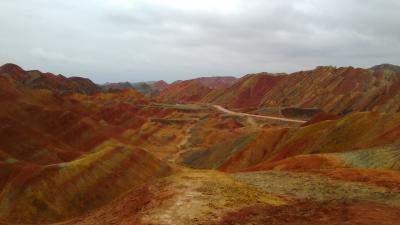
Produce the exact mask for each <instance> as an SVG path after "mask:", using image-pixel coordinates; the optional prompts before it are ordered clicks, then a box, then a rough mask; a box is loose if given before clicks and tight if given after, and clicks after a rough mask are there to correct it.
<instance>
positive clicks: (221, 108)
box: [213, 105, 307, 123]
mask: <svg viewBox="0 0 400 225" xmlns="http://www.w3.org/2000/svg"><path fill="white" fill-rule="evenodd" d="M213 107H214V108H216V109H217V110H219V111H221V112H224V113H228V114H232V115H236V116H249V117H254V118H261V119H270V120H278V121H285V122H293V123H306V122H307V121H305V120H296V119H288V118H283V117H275V116H262V115H255V114H249V113H240V112H234V111H231V110H229V109H225V108H224V107H222V106H220V105H213Z"/></svg>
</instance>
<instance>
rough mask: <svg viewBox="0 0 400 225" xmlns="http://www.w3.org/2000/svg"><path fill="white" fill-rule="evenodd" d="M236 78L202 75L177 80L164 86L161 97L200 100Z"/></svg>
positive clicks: (163, 98)
mask: <svg viewBox="0 0 400 225" xmlns="http://www.w3.org/2000/svg"><path fill="white" fill-rule="evenodd" d="M236 80H237V79H236V78H234V77H200V78H196V79H191V80H184V81H175V82H173V83H172V84H170V85H168V86H167V87H165V88H164V90H163V91H162V92H161V93H160V96H159V98H160V99H161V100H165V101H169V102H198V101H201V100H202V99H204V98H205V97H206V96H208V95H210V94H211V93H213V92H215V91H217V90H222V89H225V88H228V87H230V86H231V85H232V84H234V83H235V82H236Z"/></svg>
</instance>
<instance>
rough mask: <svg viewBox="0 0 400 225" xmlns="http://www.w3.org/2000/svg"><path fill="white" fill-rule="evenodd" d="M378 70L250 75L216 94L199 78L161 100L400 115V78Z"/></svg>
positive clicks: (175, 87) (168, 91) (328, 69)
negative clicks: (373, 111)
mask: <svg viewBox="0 0 400 225" xmlns="http://www.w3.org/2000/svg"><path fill="white" fill-rule="evenodd" d="M375 68H376V69H361V68H353V67H343V68H335V67H318V68H316V69H314V70H310V71H300V72H296V73H292V74H289V75H276V74H268V73H258V74H249V75H246V76H244V77H242V78H241V79H239V80H238V81H236V82H234V83H233V84H232V85H223V86H219V88H216V89H215V88H214V89H213V88H210V87H211V86H210V85H208V86H207V85H202V84H204V83H202V82H200V81H201V80H199V79H195V80H188V81H181V82H177V83H174V84H172V85H170V87H168V88H167V89H166V90H165V91H164V93H162V96H163V97H164V99H166V100H172V101H178V100H180V101H183V102H185V101H189V102H196V101H199V102H203V103H213V104H220V105H224V106H226V107H229V108H252V107H253V108H254V107H278V106H279V107H294V108H296V107H297V108H314V109H320V110H323V111H324V112H327V113H333V114H346V113H348V112H352V111H370V110H377V111H381V112H398V111H400V101H399V100H400V75H399V73H398V72H396V70H393V69H385V68H386V67H375ZM391 68H392V67H391ZM196 81H197V83H196ZM207 93H208V94H207Z"/></svg>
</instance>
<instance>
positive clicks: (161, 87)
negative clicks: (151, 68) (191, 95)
mask: <svg viewBox="0 0 400 225" xmlns="http://www.w3.org/2000/svg"><path fill="white" fill-rule="evenodd" d="M147 84H149V85H150V86H151V87H152V88H153V89H155V90H159V91H162V90H164V88H166V87H167V86H168V83H167V82H165V81H163V80H159V81H150V82H147Z"/></svg>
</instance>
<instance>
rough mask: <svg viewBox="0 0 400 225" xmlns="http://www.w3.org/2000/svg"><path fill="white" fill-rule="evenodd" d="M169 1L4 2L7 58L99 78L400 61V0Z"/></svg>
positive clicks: (1, 57) (0, 34) (1, 42)
mask: <svg viewBox="0 0 400 225" xmlns="http://www.w3.org/2000/svg"><path fill="white" fill-rule="evenodd" d="M191 1H192V2H194V1H193V0H191ZM160 2H161V1H156V0H148V1H145V0H97V1H95V0H87V1H78V0H71V1H61V0H32V1H29V2H27V1H22V0H3V1H1V2H0V25H1V27H3V29H2V30H1V31H0V38H1V39H0V49H2V51H1V53H0V62H3V63H5V62H8V61H11V62H15V63H19V64H21V65H22V66H25V67H27V68H29V69H33V68H39V69H42V70H45V71H52V72H55V73H64V74H67V75H68V74H70V75H76V74H80V75H84V76H88V77H90V78H92V79H93V80H95V81H97V82H105V81H125V80H129V81H141V80H156V79H165V80H168V81H172V80H176V79H187V78H190V77H195V76H204V75H236V76H238V75H243V74H245V73H250V72H258V71H270V72H292V71H296V70H301V69H311V68H313V67H315V66H317V65H338V66H345V65H353V66H361V67H369V66H372V65H374V64H379V63H383V62H388V63H394V64H400V62H399V61H400V60H399V59H400V30H399V29H398V27H400V14H399V13H398V11H399V9H400V3H399V2H398V1H392V0H383V1H378V0H364V1H362V0H336V1H335V0H325V1H317V0H297V1H295V0H281V1H271V0H269V1H266V0H247V1H244V0H238V1H236V3H237V5H236V9H235V10H233V11H226V10H225V9H224V7H223V6H224V5H222V6H221V4H222V3H224V4H230V3H229V2H230V1H226V0H225V1H223V0H221V1H218V0H215V1H214V2H220V3H221V4H219V5H220V6H219V7H221V8H217V9H212V10H211V5H210V7H203V8H202V9H196V8H190V9H187V8H180V7H176V6H177V4H172V5H169V4H161V3H160ZM164 2H165V1H164ZM166 2H168V1H166ZM172 2H177V1H176V0H175V1H172ZM189 2H190V1H189ZM197 4H199V3H197ZM226 7H228V5H227V6H226ZM208 8H210V10H209V9H208Z"/></svg>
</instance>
